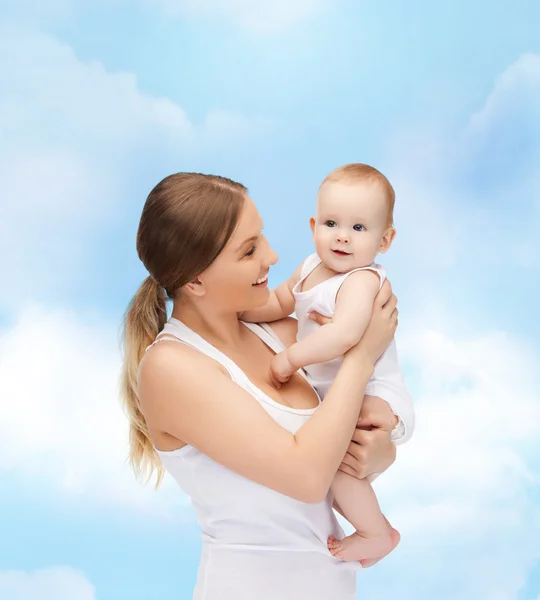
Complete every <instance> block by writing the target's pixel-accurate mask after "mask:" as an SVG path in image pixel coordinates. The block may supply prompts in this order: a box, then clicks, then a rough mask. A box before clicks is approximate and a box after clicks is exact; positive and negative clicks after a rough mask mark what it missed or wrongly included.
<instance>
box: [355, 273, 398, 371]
mask: <svg viewBox="0 0 540 600" xmlns="http://www.w3.org/2000/svg"><path fill="white" fill-rule="evenodd" d="M396 305H397V298H396V296H395V295H394V294H393V293H392V286H391V285H390V282H389V281H388V279H386V280H385V282H384V283H383V285H382V287H381V289H380V290H379V293H378V294H377V295H376V296H375V301H374V302H373V313H372V314H371V320H370V321H369V325H368V326H367V329H366V331H365V332H364V335H363V336H362V338H361V339H360V341H359V342H358V344H356V346H353V347H352V348H351V349H350V350H349V351H348V352H347V353H346V354H345V357H349V356H350V357H353V358H354V359H355V360H357V357H358V356H367V357H368V358H369V360H370V361H371V362H372V364H375V363H376V362H377V360H378V359H379V358H380V356H381V354H382V353H383V352H384V351H385V350H386V348H387V347H388V344H389V343H390V342H391V341H392V339H393V338H394V335H395V333H396V328H397V325H398V310H397V308H396Z"/></svg>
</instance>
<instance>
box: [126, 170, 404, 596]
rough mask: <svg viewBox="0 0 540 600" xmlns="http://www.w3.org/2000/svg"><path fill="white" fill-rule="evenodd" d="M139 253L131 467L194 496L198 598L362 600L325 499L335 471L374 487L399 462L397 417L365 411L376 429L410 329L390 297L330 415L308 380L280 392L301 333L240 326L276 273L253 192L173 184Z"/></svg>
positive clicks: (166, 185)
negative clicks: (396, 339) (372, 385)
mask: <svg viewBox="0 0 540 600" xmlns="http://www.w3.org/2000/svg"><path fill="white" fill-rule="evenodd" d="M137 251H138V254H139V257H140V259H141V260H142V262H143V263H144V265H145V267H146V268H147V269H148V271H149V273H150V277H148V278H147V279H146V280H145V282H144V283H143V284H142V286H141V288H140V289H139V291H138V292H137V294H136V296H135V297H134V299H133V301H132V304H131V305H130V308H129V310H128V312H127V315H126V322H125V365H124V377H123V395H124V399H125V402H126V406H127V409H128V413H129V417H130V442H131V461H132V464H133V466H134V468H135V470H136V472H138V473H139V474H141V473H146V474H148V475H151V473H152V472H153V471H154V470H157V472H158V482H159V479H160V478H161V475H162V472H163V467H165V469H167V470H168V471H169V473H170V474H171V475H172V476H173V477H174V478H175V479H176V480H177V482H178V483H179V485H180V487H181V488H182V489H183V490H184V492H185V493H186V494H188V495H189V496H190V497H191V501H192V503H193V505H194V507H195V509H196V511H197V514H198V518H199V522H200V525H201V528H202V539H203V550H202V557H201V564H200V568H199V573H198V580H197V586H196V589H195V595H194V598H196V599H197V600H248V599H249V600H288V599H291V600H303V599H306V600H308V599H309V600H323V599H324V600H328V598H329V597H330V596H331V597H334V598H336V599H339V600H352V599H353V598H354V595H355V584H356V568H357V567H358V566H359V565H356V566H355V565H353V564H351V563H345V562H341V561H339V560H337V559H335V558H334V557H332V556H331V554H330V553H329V551H328V549H327V545H326V544H327V539H328V537H329V536H330V535H334V536H337V537H342V535H343V532H342V530H341V528H340V527H339V525H338V523H337V521H336V519H335V516H334V513H333V511H332V499H331V498H330V497H329V494H328V490H329V487H330V483H331V481H332V479H333V476H334V474H335V472H336V471H337V469H338V468H341V469H343V470H345V471H346V472H349V473H352V474H355V475H357V476H358V477H364V476H366V475H367V474H369V473H371V472H381V471H383V470H385V469H386V468H388V466H389V465H390V464H391V463H392V461H393V460H394V456H395V454H394V453H395V450H394V447H393V445H392V443H391V442H390V430H391V429H392V427H393V426H394V425H395V423H396V417H395V416H394V415H393V413H392V411H391V410H390V409H389V407H388V406H387V405H386V404H385V403H384V402H382V401H381V400H378V399H375V398H369V397H367V398H366V401H365V406H364V408H363V415H364V417H365V418H366V421H367V422H368V425H369V424H371V425H372V427H370V428H369V429H371V430H370V431H365V430H355V427H356V423H357V420H358V414H359V409H360V402H361V399H362V396H363V391H364V389H365V386H366V384H367V382H368V380H369V378H370V376H371V375H372V373H373V370H374V363H375V361H376V360H377V358H378V357H379V356H380V355H381V354H382V352H383V351H384V350H385V348H386V346H387V345H388V344H389V342H390V341H391V339H392V337H393V335H394V332H395V328H396V325H397V310H396V308H395V307H396V298H395V296H393V295H392V293H391V290H390V287H389V285H388V284H387V285H386V286H384V287H383V289H382V290H381V293H380V294H379V296H378V297H377V300H376V302H375V306H374V311H373V317H372V320H371V323H370V326H369V327H368V330H367V331H366V333H365V335H364V337H363V338H362V340H361V342H360V343H359V344H358V345H357V346H356V347H355V348H353V349H352V350H351V351H350V352H349V353H348V354H347V356H346V357H345V360H344V362H343V366H342V367H341V370H340V371H339V373H338V375H337V377H336V379H335V381H334V383H333V385H332V387H331V390H330V391H329V393H328V395H327V397H326V398H325V401H324V403H322V404H320V406H319V403H320V401H319V399H318V397H317V395H316V393H315V391H314V390H313V388H312V387H311V386H310V385H309V383H308V382H307V381H306V379H305V378H304V377H303V376H302V375H301V374H300V373H298V374H295V375H294V376H293V377H292V378H291V380H290V381H289V383H288V384H286V385H284V386H283V387H282V388H281V389H280V390H277V389H275V388H274V387H272V386H271V385H270V378H269V366H270V362H271V359H272V356H273V354H274V353H276V352H279V351H281V350H282V349H283V348H284V346H283V343H287V344H290V343H292V342H293V341H294V336H295V321H294V320H292V319H287V320H285V321H282V322H277V323H273V324H272V328H270V327H269V326H267V325H262V326H259V325H252V324H247V323H242V322H240V321H239V320H238V313H241V312H242V311H244V310H248V309H251V308H255V307H257V306H261V305H263V304H264V303H265V301H266V299H267V296H268V293H269V292H268V289H267V276H268V271H269V268H270V267H271V266H272V265H273V264H275V263H276V261H277V255H276V254H275V252H274V251H273V250H272V249H271V248H270V247H269V245H268V242H267V241H266V239H265V237H264V236H263V235H262V221H261V217H260V215H259V213H258V212H257V209H256V207H255V205H254V203H253V201H252V200H251V199H250V198H249V196H248V195H247V190H246V189H245V188H244V187H243V186H242V185H240V184H239V183H236V182H233V181H231V180H229V179H225V178H222V177H217V176H210V175H201V174H193V173H180V174H177V175H172V176H170V177H167V178H165V179H164V180H163V181H162V182H160V183H159V184H158V185H157V186H156V187H155V188H154V189H153V190H152V192H151V193H150V195H149V196H148V199H147V201H146V204H145V206H144V209H143V213H142V217H141V221H140V225H139V230H138V234H137ZM166 296H168V297H169V298H171V299H172V301H173V310H172V317H171V318H170V319H169V320H168V321H167V317H166V308H165V301H166ZM158 334H159V335H158ZM281 340H283V342H282V341H281ZM179 342H180V343H179ZM147 349H148V351H147V352H146V350H147ZM370 413H371V416H370ZM353 436H354V440H355V441H354V442H351V438H353ZM347 450H349V452H347ZM344 457H345V458H344Z"/></svg>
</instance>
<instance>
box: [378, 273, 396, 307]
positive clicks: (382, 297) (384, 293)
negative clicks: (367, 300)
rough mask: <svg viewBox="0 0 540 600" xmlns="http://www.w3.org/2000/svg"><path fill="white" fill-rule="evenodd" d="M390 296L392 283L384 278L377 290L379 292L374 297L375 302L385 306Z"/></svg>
mask: <svg viewBox="0 0 540 600" xmlns="http://www.w3.org/2000/svg"><path fill="white" fill-rule="evenodd" d="M391 297H392V284H391V283H390V282H389V281H388V279H385V280H384V283H383V284H382V286H381V289H380V290H379V293H378V294H377V297H376V298H375V303H376V304H377V306H380V307H382V306H385V305H386V303H387V302H388V301H389V300H390V298H391Z"/></svg>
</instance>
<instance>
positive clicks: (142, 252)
mask: <svg viewBox="0 0 540 600" xmlns="http://www.w3.org/2000/svg"><path fill="white" fill-rule="evenodd" d="M246 194H247V189H246V188H245V187H244V186H243V185H242V184H240V183H237V182H235V181H232V180H230V179H226V178H225V177H219V176H217V175H203V174H200V173H177V174H175V175H170V176H169V177H166V178H165V179H163V180H162V181H161V182H160V183H158V184H157V185H156V187H155V188H154V189H153V190H152V191H151V192H150V194H149V195H148V198H147V200H146V203H145V205H144V208H143V211H142V215H141V220H140V222H139V229H138V231H137V254H138V255H139V258H140V260H141V261H142V263H143V264H144V266H145V267H146V269H147V270H148V272H149V273H150V276H149V277H147V278H146V279H145V280H144V282H143V283H142V285H141V287H140V288H139V289H138V291H137V293H136V294H135V296H134V297H133V299H132V301H131V303H130V305H129V307H128V309H127V311H126V314H125V316H124V331H123V346H124V347H123V350H124V353H123V354H124V357H123V369H122V377H121V396H122V399H123V403H124V408H125V410H126V413H127V416H128V418H129V460H130V463H131V465H132V467H133V469H134V471H135V474H136V475H137V476H138V477H140V478H142V479H144V480H145V482H147V481H148V480H149V479H150V478H151V477H152V474H153V472H154V471H157V481H156V487H157V486H158V485H159V483H160V481H161V479H162V477H163V467H162V465H161V461H160V460H159V458H158V456H157V454H156V452H155V450H154V447H153V445H152V442H151V441H150V438H149V435H148V427H147V425H146V422H145V420H144V416H143V414H142V412H141V410H140V405H139V398H138V396H137V371H138V368H139V363H140V361H141V359H142V357H143V355H144V352H145V349H146V348H147V346H149V345H150V344H151V343H152V342H153V341H154V340H155V338H156V336H157V334H158V333H159V332H160V331H161V329H162V328H163V326H164V325H165V322H166V320H167V311H166V300H167V297H168V298H170V299H173V298H175V297H176V296H177V295H178V292H179V290H180V289H181V288H182V286H184V285H185V284H186V283H188V282H189V281H192V280H193V279H194V278H195V277H197V275H199V274H200V273H202V272H203V271H204V270H205V269H207V268H208V267H209V266H210V265H211V264H212V263H213V262H214V260H215V259H216V257H217V256H218V255H219V253H220V252H221V251H222V250H223V248H224V246H225V244H226V243H227V242H228V240H229V238H230V237H231V235H232V233H233V231H234V230H235V228H236V225H237V223H238V218H239V216H240V212H241V210H242V207H243V204H244V200H245V197H246Z"/></svg>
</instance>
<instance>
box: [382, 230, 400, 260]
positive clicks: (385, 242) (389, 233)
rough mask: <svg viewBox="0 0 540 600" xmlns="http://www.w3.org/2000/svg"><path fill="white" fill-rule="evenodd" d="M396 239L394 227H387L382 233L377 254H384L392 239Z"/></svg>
mask: <svg viewBox="0 0 540 600" xmlns="http://www.w3.org/2000/svg"><path fill="white" fill-rule="evenodd" d="M395 237H396V230H395V228H394V227H388V228H387V229H386V231H385V232H384V233H383V236H382V240H381V245H380V246H379V252H380V253H381V254H384V253H385V252H386V251H387V250H388V249H389V248H390V246H391V245H392V242H393V241H394V238H395Z"/></svg>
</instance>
